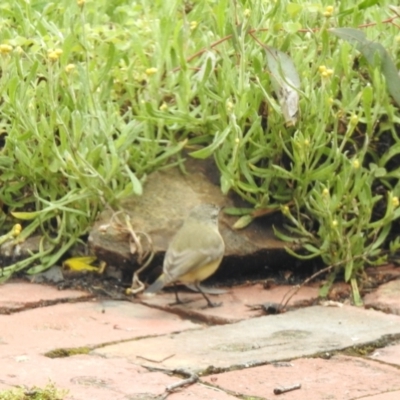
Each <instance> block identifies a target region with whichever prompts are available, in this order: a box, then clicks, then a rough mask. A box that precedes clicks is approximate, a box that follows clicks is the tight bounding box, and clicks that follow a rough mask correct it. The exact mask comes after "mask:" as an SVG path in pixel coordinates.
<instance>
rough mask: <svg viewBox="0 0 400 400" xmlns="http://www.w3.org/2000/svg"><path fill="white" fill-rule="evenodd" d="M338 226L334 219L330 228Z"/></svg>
mask: <svg viewBox="0 0 400 400" xmlns="http://www.w3.org/2000/svg"><path fill="white" fill-rule="evenodd" d="M338 224H339V222H338V221H337V219H334V220H333V221H332V226H333V227H334V228H335V227H337V226H338Z"/></svg>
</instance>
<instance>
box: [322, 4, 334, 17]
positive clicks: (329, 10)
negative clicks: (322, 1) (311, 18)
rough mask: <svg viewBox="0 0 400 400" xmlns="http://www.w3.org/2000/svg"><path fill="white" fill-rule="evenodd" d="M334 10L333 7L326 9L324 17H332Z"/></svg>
mask: <svg viewBox="0 0 400 400" xmlns="http://www.w3.org/2000/svg"><path fill="white" fill-rule="evenodd" d="M333 11H334V8H333V7H332V6H328V7H326V8H325V11H324V17H327V18H328V17H331V16H332V14H333Z"/></svg>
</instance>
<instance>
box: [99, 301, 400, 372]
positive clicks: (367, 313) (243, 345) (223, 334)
mask: <svg viewBox="0 0 400 400" xmlns="http://www.w3.org/2000/svg"><path fill="white" fill-rule="evenodd" d="M387 334H400V317H399V316H396V315H386V314H383V313H381V312H378V311H374V310H364V309H359V308H356V307H350V306H345V307H341V308H333V307H322V306H315V307H308V308H304V309H299V310H296V311H293V312H288V313H286V314H281V315H272V316H265V317H260V318H253V319H250V320H246V321H241V322H238V323H234V324H230V325H222V326H213V327H208V328H205V329H202V330H195V331H191V332H183V333H180V334H172V335H167V336H163V337H158V338H147V339H143V340H136V341H129V342H125V343H120V344H116V345H111V346H106V347H103V348H100V349H97V350H95V354H101V355H104V356H108V357H115V356H118V357H124V358H126V359H129V360H131V361H132V362H135V363H140V364H142V365H149V366H155V365H157V366H159V367H164V368H170V369H175V368H190V369H192V370H194V371H201V370H204V369H206V368H207V367H209V366H213V367H215V368H223V369H225V368H229V367H232V366H241V367H246V366H253V365H257V364H259V363H265V362H272V361H279V360H285V359H293V358H297V357H304V356H308V355H312V354H316V353H320V352H329V351H332V350H338V349H343V348H346V347H349V346H353V345H360V344H363V343H367V342H372V341H374V340H377V339H379V338H381V337H382V336H383V335H387ZM138 357H144V359H140V358H138ZM139 360H140V361H139ZM146 360H149V361H146Z"/></svg>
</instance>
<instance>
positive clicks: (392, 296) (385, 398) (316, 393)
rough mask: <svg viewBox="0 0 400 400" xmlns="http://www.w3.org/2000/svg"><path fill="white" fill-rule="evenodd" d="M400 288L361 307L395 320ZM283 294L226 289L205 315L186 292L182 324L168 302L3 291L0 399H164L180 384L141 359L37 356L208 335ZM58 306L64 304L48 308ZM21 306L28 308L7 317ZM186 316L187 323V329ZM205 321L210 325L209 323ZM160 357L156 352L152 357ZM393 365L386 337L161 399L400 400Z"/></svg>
mask: <svg viewBox="0 0 400 400" xmlns="http://www.w3.org/2000/svg"><path fill="white" fill-rule="evenodd" d="M399 284H400V281H398V280H397V281H396V280H395V281H392V282H389V283H387V284H384V285H382V286H381V287H380V288H378V289H377V291H376V292H375V293H371V294H370V295H368V296H367V298H366V302H367V304H368V307H372V308H375V309H382V310H385V311H386V312H391V313H395V314H396V313H397V310H399V309H400V290H398V289H399V286H398V285H399ZM287 289H288V288H287V287H278V288H275V289H272V290H265V289H263V288H262V286H261V285H252V286H243V287H238V288H232V289H230V292H229V293H227V294H225V295H222V296H219V300H220V301H223V302H224V305H223V306H222V307H221V308H218V309H211V310H210V309H206V310H202V309H201V307H202V306H203V305H204V304H203V303H204V299H202V298H201V297H200V296H199V295H198V294H196V293H194V294H191V293H185V294H183V296H182V298H184V299H194V300H195V301H193V302H192V303H189V304H187V305H185V306H180V309H181V310H183V311H182V314H181V315H185V313H188V314H186V315H188V316H187V317H179V316H177V315H176V314H175V312H176V310H173V311H174V313H171V312H170V311H171V310H170V309H169V308H168V305H167V304H168V302H169V301H171V300H172V301H173V294H172V293H164V294H161V295H158V296H156V297H154V298H149V299H145V300H143V302H144V303H147V304H148V305H152V306H151V307H150V306H146V304H137V303H130V302H116V301H105V302H99V301H94V300H91V299H90V295H89V294H87V293H85V292H80V291H75V290H65V291H59V290H57V289H55V288H54V287H50V286H46V285H39V284H30V283H23V282H8V283H6V284H4V285H2V286H0V309H1V310H2V311H3V312H10V313H11V314H10V315H0V327H1V329H0V390H5V389H8V388H10V387H13V386H17V385H25V386H27V387H30V386H33V385H36V386H44V385H46V384H47V383H48V382H49V381H53V382H54V383H55V384H56V386H57V387H60V388H66V389H68V390H69V394H68V396H67V399H69V400H84V399H85V400H86V399H89V398H93V399H97V400H103V399H107V400H108V399H110V398H112V399H113V400H119V399H121V400H122V399H129V398H130V399H146V400H151V399H158V398H160V397H159V396H160V395H162V394H165V387H166V386H168V385H171V384H172V383H176V382H178V381H179V380H180V379H181V378H180V377H178V376H170V375H169V374H167V373H166V371H156V370H148V369H146V368H143V367H142V366H140V364H141V360H140V359H136V360H128V359H127V358H125V357H124V356H123V352H122V354H121V357H111V358H107V357H99V356H98V355H96V354H93V353H89V354H80V355H75V356H70V357H65V358H54V359H51V358H48V357H45V356H44V353H45V352H47V351H49V350H54V349H59V348H76V347H85V346H89V347H96V346H102V345H104V344H107V343H110V342H121V341H127V342H126V343H127V344H129V343H130V342H131V341H132V340H138V339H139V340H140V338H142V337H148V336H153V335H159V336H160V337H163V336H164V335H168V334H171V332H182V331H188V330H190V329H195V330H199V329H200V330H203V329H204V332H208V330H207V329H206V325H204V324H202V323H201V322H200V321H201V320H204V321H207V322H208V323H211V324H213V323H217V324H218V323H232V322H234V321H238V320H248V319H250V318H256V317H258V316H259V315H261V314H262V313H261V312H260V310H259V309H254V308H251V307H247V306H249V305H250V306H254V305H257V304H262V303H266V302H275V303H278V302H280V301H281V300H282V297H283V295H284V294H285V293H287ZM315 298H316V291H315V289H314V288H305V289H304V290H303V289H302V292H300V293H299V294H298V295H297V297H295V298H294V299H293V301H301V302H304V303H307V302H309V303H312V302H314V300H315ZM215 299H217V297H215ZM69 301H72V302H69ZM57 302H61V303H62V304H52V303H57ZM47 304H50V305H47ZM292 304H293V303H292ZM41 305H45V306H43V307H41ZM155 306H156V307H159V308H164V310H160V309H156V308H154V307H155ZM24 307H28V308H30V307H32V309H27V310H25V311H21V312H15V311H16V310H19V309H23V308H24ZM188 310H189V312H188ZM191 312H192V313H193V314H190V313H191ZM367 314H368V313H366V315H367ZM193 316H194V320H191V319H193ZM213 317H215V318H216V320H215V321H214V322H213V320H212V318H213ZM367 322H368V318H366V323H367ZM305 323H306V322H305ZM306 325H307V324H306ZM306 328H307V326H304V327H301V329H306ZM338 329H339V330H340V329H343V328H342V327H338ZM338 332H340V331H338ZM332 335H334V333H332ZM152 340H153V341H154V339H152ZM205 340H207V337H205ZM332 340H334V336H333V337H332ZM155 343H156V341H155ZM160 343H161V341H160ZM250 345H252V343H249V346H250ZM155 346H157V343H156V344H155ZM162 352H163V349H162V348H160V351H159V353H160V354H161V353H162ZM277 357H278V358H279V355H277ZM399 360H400V344H399V343H397V342H396V341H395V338H393V340H392V343H391V342H390V339H389V343H388V345H387V346H385V347H383V348H378V349H376V350H374V351H373V352H372V353H371V354H370V355H369V356H367V357H365V358H363V357H356V356H354V357H349V356H344V355H336V356H334V357H332V358H330V359H322V358H300V359H294V360H290V361H289V362H288V363H279V364H278V365H280V366H275V365H268V364H267V365H262V366H258V367H252V368H244V369H240V370H236V371H230V372H223V373H219V374H209V375H207V374H206V376H203V377H201V378H200V382H198V383H197V384H193V385H191V386H188V387H184V388H182V389H180V390H178V391H177V392H176V393H173V394H170V395H169V396H168V399H171V400H186V399H188V400H196V399H215V400H229V399H234V398H237V397H236V396H239V395H240V396H244V395H247V396H250V395H253V396H259V397H260V398H261V399H267V400H269V399H275V398H279V399H283V400H285V399H287V400H303V399H304V400H310V399H316V400H324V399H330V400H336V399H337V400H339V399H340V400H353V399H354V400H355V399H365V400H397V399H399V398H400V370H399V368H398V367H399V366H400V361H399ZM155 368H157V363H155ZM295 383H300V384H301V389H299V390H295V391H292V392H288V393H285V394H282V395H280V396H279V397H277V396H276V395H274V394H273V389H274V388H275V387H278V386H287V385H292V384H295Z"/></svg>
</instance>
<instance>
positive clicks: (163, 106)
mask: <svg viewBox="0 0 400 400" xmlns="http://www.w3.org/2000/svg"><path fill="white" fill-rule="evenodd" d="M160 110H161V111H166V110H168V104H167V103H166V102H165V101H164V103H162V104H161V106H160Z"/></svg>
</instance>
